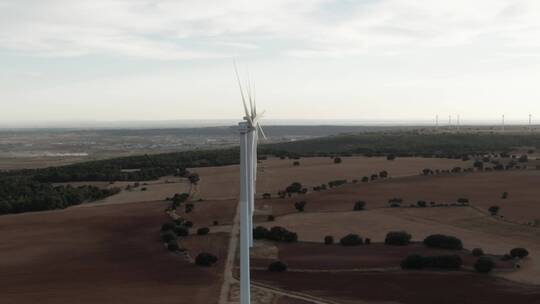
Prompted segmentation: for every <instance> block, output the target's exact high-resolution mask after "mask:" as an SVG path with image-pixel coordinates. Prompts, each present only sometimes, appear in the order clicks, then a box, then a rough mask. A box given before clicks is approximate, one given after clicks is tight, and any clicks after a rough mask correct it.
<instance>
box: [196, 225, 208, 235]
mask: <svg viewBox="0 0 540 304" xmlns="http://www.w3.org/2000/svg"><path fill="white" fill-rule="evenodd" d="M209 232H210V229H209V228H208V227H203V228H199V229H197V235H207V234H208V233H209Z"/></svg>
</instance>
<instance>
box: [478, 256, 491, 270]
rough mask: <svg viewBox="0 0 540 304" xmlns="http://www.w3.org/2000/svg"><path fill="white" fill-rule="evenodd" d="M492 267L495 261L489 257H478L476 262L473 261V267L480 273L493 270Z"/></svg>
mask: <svg viewBox="0 0 540 304" xmlns="http://www.w3.org/2000/svg"><path fill="white" fill-rule="evenodd" d="M494 267H495V262H493V260H492V259H491V258H489V257H485V256H483V257H480V258H478V260H477V261H476V263H474V269H476V271H478V272H480V273H488V272H490V271H491V270H493V268H494Z"/></svg>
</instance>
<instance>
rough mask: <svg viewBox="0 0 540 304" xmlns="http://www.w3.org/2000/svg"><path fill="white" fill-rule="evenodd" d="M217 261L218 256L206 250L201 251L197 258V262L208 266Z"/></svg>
mask: <svg viewBox="0 0 540 304" xmlns="http://www.w3.org/2000/svg"><path fill="white" fill-rule="evenodd" d="M217 261H218V258H217V257H216V256H215V255H213V254H211V253H206V252H202V253H199V254H198V255H197V257H196V258H195V264H197V265H199V266H206V267H209V266H212V265H214V264H215V263H216V262H217Z"/></svg>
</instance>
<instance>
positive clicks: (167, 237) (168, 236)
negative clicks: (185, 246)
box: [161, 230, 176, 243]
mask: <svg viewBox="0 0 540 304" xmlns="http://www.w3.org/2000/svg"><path fill="white" fill-rule="evenodd" d="M161 240H162V241H163V242H164V243H168V242H170V241H176V235H175V234H174V233H172V231H170V230H168V231H165V232H163V233H162V234H161Z"/></svg>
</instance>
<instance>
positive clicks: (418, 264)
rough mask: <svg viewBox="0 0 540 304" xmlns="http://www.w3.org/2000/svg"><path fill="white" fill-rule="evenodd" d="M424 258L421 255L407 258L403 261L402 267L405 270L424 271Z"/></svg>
mask: <svg viewBox="0 0 540 304" xmlns="http://www.w3.org/2000/svg"><path fill="white" fill-rule="evenodd" d="M422 261H423V258H422V256H421V255H418V254H412V255H409V256H407V257H406V258H405V259H404V260H403V261H401V263H400V266H401V268H403V269H422V266H423V263H422Z"/></svg>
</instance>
